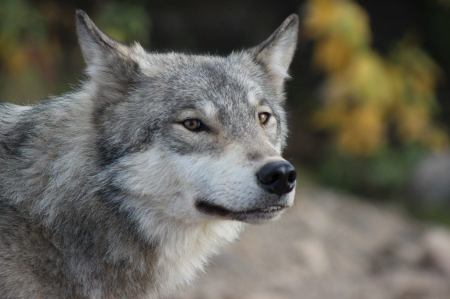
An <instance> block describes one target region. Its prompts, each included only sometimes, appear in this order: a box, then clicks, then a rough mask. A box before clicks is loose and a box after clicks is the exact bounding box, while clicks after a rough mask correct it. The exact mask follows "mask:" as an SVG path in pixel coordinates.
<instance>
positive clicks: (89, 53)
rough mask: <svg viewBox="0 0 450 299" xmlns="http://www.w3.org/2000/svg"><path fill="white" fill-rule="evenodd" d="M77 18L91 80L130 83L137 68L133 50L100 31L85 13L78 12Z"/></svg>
mask: <svg viewBox="0 0 450 299" xmlns="http://www.w3.org/2000/svg"><path fill="white" fill-rule="evenodd" d="M76 16H77V33H78V40H79V43H80V46H81V52H82V53H83V58H84V60H85V62H86V64H87V73H88V74H89V75H90V76H91V78H93V79H94V80H99V79H101V78H105V79H106V81H105V82H103V83H107V80H111V79H116V80H117V79H118V80H120V81H121V80H127V81H129V78H130V77H129V76H131V75H132V73H133V72H134V70H135V68H136V66H137V64H136V63H134V62H133V60H132V59H131V57H130V51H131V49H130V48H129V47H127V46H125V45H122V44H121V43H119V42H117V41H115V40H113V39H112V38H110V37H109V36H107V35H106V34H104V33H103V32H102V31H100V30H99V29H98V28H97V27H96V26H95V24H94V22H92V21H91V19H90V18H89V17H88V15H87V14H86V13H85V12H84V11H82V10H77V12H76ZM113 81H114V80H113ZM111 83H112V82H111ZM115 83H117V82H115Z"/></svg>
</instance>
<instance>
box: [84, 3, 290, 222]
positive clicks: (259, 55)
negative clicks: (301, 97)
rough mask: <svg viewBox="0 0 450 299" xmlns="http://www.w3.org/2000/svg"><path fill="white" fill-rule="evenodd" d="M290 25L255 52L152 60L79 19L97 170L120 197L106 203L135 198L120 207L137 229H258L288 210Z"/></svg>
mask: <svg viewBox="0 0 450 299" xmlns="http://www.w3.org/2000/svg"><path fill="white" fill-rule="evenodd" d="M297 27H298V19H297V16H295V15H291V16H290V17H288V18H287V19H286V20H285V21H284V23H283V24H282V25H281V26H280V27H279V28H278V29H277V30H276V31H275V32H274V33H273V34H272V35H271V36H270V37H269V38H268V39H267V40H266V41H264V42H263V43H261V44H260V45H258V46H256V47H254V48H251V49H248V50H244V51H241V52H237V53H232V54H231V55H229V56H227V57H216V56H209V55H205V56H200V55H185V54H176V53H168V54H157V53H148V52H146V51H145V50H144V49H143V48H142V47H141V46H140V45H139V44H134V45H133V46H131V47H128V46H125V45H123V44H120V43H118V42H116V41H114V40H112V39H111V38H109V37H108V36H107V35H106V34H104V33H102V32H101V31H100V30H99V29H98V28H97V27H96V26H95V25H94V23H93V22H92V21H91V20H90V19H89V18H88V16H87V15H86V14H85V13H84V12H82V11H78V12H77V28H78V35H79V40H80V44H81V48H82V53H83V57H84V59H85V61H86V63H87V74H88V77H89V82H88V84H87V85H86V86H87V87H86V88H87V89H89V93H90V94H93V95H94V96H93V97H92V98H93V99H94V100H93V101H94V102H93V109H94V113H93V122H94V124H95V126H96V128H97V136H96V146H97V148H98V155H99V161H101V162H100V163H99V164H100V165H99V167H101V168H102V169H104V173H105V174H106V175H105V178H107V180H108V186H110V189H111V190H115V191H114V192H118V193H120V194H121V196H114V197H111V198H113V199H112V200H117V198H125V197H126V198H133V200H122V201H121V202H120V203H117V204H119V205H120V209H122V210H127V211H132V212H133V213H134V214H139V215H140V216H139V221H140V222H142V223H144V224H145V221H146V220H145V219H150V218H151V219H153V220H152V221H155V220H154V219H155V217H158V219H163V218H170V219H172V220H173V219H176V220H177V221H179V222H183V223H186V222H193V223H198V222H203V221H208V220H211V219H225V220H239V221H243V222H249V223H259V222H262V221H266V220H272V219H276V218H277V217H278V216H279V215H280V214H281V212H282V211H283V210H284V209H285V208H287V207H289V206H291V205H292V204H293V200H294V187H295V179H296V173H295V170H294V168H293V167H292V165H291V164H289V163H288V162H287V161H285V160H284V159H283V158H282V157H281V151H282V149H283V147H284V146H285V139H286V134H287V125H286V115H285V111H284V109H283V103H284V100H285V97H284V94H283V84H284V81H285V79H286V78H287V77H288V75H287V70H288V67H289V64H290V62H291V60H292V57H293V54H294V50H295V47H296V41H297ZM111 192H113V191H111ZM116 195H117V194H116Z"/></svg>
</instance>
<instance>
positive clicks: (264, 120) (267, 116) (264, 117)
mask: <svg viewBox="0 0 450 299" xmlns="http://www.w3.org/2000/svg"><path fill="white" fill-rule="evenodd" d="M258 118H259V122H260V123H261V124H262V125H265V124H266V123H267V122H268V121H269V119H270V113H268V112H262V113H259V114H258Z"/></svg>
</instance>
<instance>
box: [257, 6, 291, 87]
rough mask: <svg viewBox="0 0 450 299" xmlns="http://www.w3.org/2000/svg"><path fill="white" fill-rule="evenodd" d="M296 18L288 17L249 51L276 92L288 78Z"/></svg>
mask: <svg viewBox="0 0 450 299" xmlns="http://www.w3.org/2000/svg"><path fill="white" fill-rule="evenodd" d="M297 35H298V17H297V15H295V14H292V15H290V16H289V17H288V18H287V19H286V20H285V21H284V22H283V24H281V26H280V27H279V28H278V29H277V30H276V31H275V32H274V33H273V34H272V35H271V36H270V37H269V38H268V39H267V40H265V41H264V42H262V43H261V44H260V45H258V46H256V47H254V48H252V49H250V50H249V51H250V54H251V55H253V57H254V58H255V60H256V61H257V62H258V63H260V64H261V65H262V66H263V67H264V69H265V70H266V72H267V74H268V75H269V77H270V78H271V80H272V82H273V84H274V86H275V87H276V89H277V91H278V92H281V91H282V89H283V83H284V80H285V79H286V78H289V75H288V73H287V71H288V68H289V65H290V64H291V61H292V58H293V56H294V51H295V48H296V46H297Z"/></svg>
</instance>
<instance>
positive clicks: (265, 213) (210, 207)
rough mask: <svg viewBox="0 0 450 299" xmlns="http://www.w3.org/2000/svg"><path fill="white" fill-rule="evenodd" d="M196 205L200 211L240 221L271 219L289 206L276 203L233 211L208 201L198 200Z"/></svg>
mask: <svg viewBox="0 0 450 299" xmlns="http://www.w3.org/2000/svg"><path fill="white" fill-rule="evenodd" d="M196 207H197V209H198V210H199V211H200V212H202V213H204V214H207V215H210V216H216V217H217V216H218V217H225V218H230V219H234V220H240V221H245V220H246V218H260V219H270V218H271V216H275V215H276V214H277V213H278V212H281V211H283V210H284V209H285V208H287V206H286V205H282V204H276V205H270V206H266V207H262V208H257V209H249V210H242V211H233V210H229V209H227V208H224V207H222V206H219V205H215V204H213V203H210V202H206V201H198V202H197V203H196Z"/></svg>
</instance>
